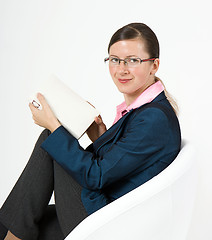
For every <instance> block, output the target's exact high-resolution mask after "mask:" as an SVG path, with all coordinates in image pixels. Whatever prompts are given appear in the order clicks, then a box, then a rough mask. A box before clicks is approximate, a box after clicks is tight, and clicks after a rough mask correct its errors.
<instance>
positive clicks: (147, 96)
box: [113, 81, 164, 124]
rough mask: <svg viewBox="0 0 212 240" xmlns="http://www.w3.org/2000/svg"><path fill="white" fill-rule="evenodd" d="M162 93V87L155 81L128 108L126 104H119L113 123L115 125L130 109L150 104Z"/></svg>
mask: <svg viewBox="0 0 212 240" xmlns="http://www.w3.org/2000/svg"><path fill="white" fill-rule="evenodd" d="M162 91H164V86H163V84H162V83H161V81H157V82H156V83H154V84H152V85H151V86H149V87H148V88H147V89H146V90H145V91H144V92H142V93H141V95H140V96H138V97H137V98H136V100H135V101H134V102H133V103H131V104H130V105H129V106H127V104H126V102H123V103H121V104H120V105H118V106H117V107H116V117H115V120H114V123H116V122H117V121H118V120H119V119H120V118H121V117H122V116H123V115H125V114H126V113H127V112H129V111H130V110H131V109H135V108H138V107H140V106H142V105H144V104H146V103H149V102H151V101H152V100H153V99H155V98H156V97H157V96H158V95H159V94H160V93H161V92H162ZM114 123H113V124H114Z"/></svg>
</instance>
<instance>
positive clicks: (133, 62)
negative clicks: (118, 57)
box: [125, 58, 140, 67]
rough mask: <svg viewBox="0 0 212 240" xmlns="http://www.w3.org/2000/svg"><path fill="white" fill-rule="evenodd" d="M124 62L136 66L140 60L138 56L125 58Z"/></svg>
mask: <svg viewBox="0 0 212 240" xmlns="http://www.w3.org/2000/svg"><path fill="white" fill-rule="evenodd" d="M125 62H126V63H127V66H129V67H136V66H138V65H139V64H140V60H139V59H138V58H126V59H125Z"/></svg>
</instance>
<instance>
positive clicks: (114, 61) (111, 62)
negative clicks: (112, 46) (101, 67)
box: [109, 57, 119, 66]
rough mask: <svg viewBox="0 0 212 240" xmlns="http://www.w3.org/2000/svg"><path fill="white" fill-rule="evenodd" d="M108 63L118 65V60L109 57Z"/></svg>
mask: <svg viewBox="0 0 212 240" xmlns="http://www.w3.org/2000/svg"><path fill="white" fill-rule="evenodd" d="M109 63H110V64H111V65H115V66H116V65H119V58H115V57H110V58H109Z"/></svg>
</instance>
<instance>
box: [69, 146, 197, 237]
mask: <svg viewBox="0 0 212 240" xmlns="http://www.w3.org/2000/svg"><path fill="white" fill-rule="evenodd" d="M195 165H196V164H195V153H194V149H193V147H192V146H191V145H190V144H189V143H185V144H183V146H182V149H181V151H180V153H179V155H178V156H177V158H176V159H175V161H173V163H171V164H170V165H169V166H168V167H167V168H166V169H165V170H164V171H163V172H161V173H160V174H158V175H157V176H156V177H154V178H152V179H151V180H149V181H148V182H146V183H145V184H143V185H141V186H140V187H138V188H136V189H135V190H133V191H131V192H129V193H127V194H126V195H124V196H122V197H121V198H119V199H118V200H116V201H114V202H112V203H111V204H109V205H107V206H105V207H103V208H102V209H100V210H98V211H97V212H95V213H93V214H92V215H90V216H89V217H87V218H86V219H85V220H84V221H82V222H81V223H80V224H79V225H78V226H77V227H76V228H75V229H74V230H73V231H72V232H71V233H70V234H69V235H68V236H67V238H66V240H106V239H107V240H108V239H112V240H113V239H114V240H117V239H120V240H129V239H133V240H185V239H186V235H187V232H188V229H189V224H190V220H191V216H192V209H193V204H194V200H195V192H196V167H195Z"/></svg>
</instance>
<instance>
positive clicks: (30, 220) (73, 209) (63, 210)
mask: <svg viewBox="0 0 212 240" xmlns="http://www.w3.org/2000/svg"><path fill="white" fill-rule="evenodd" d="M49 134H50V132H49V131H48V130H44V131H43V132H42V133H41V135H40V137H39V139H38V141H37V143H36V145H35V148H34V150H33V152H32V155H31V157H30V159H29V162H28V163H27V165H26V167H25V169H24V171H23V173H22V174H21V176H20V178H19V179H18V181H17V183H16V184H15V186H14V188H13V190H12V191H11V193H10V194H9V196H8V198H7V199H6V201H5V203H4V204H3V206H2V208H1V209H0V222H1V223H2V224H3V225H4V226H5V227H6V229H8V230H10V231H11V232H12V233H13V234H14V235H15V236H17V237H19V238H21V239H23V240H34V239H39V240H44V239H46V240H48V239H51V240H54V239H55V240H62V239H64V238H65V237H66V236H67V235H68V234H69V233H70V232H71V231H72V230H73V229H74V228H75V227H76V226H77V225H78V224H79V223H80V222H81V221H82V220H83V219H85V218H86V217H87V216H88V214H87V212H86V210H85V208H84V206H83V204H82V202H81V190H82V187H81V186H80V185H79V184H78V183H77V182H76V181H75V180H74V179H73V178H72V177H71V176H70V175H69V174H68V173H67V172H66V171H65V170H64V169H63V168H62V167H61V166H60V165H58V164H57V163H56V161H54V160H53V159H52V158H51V156H50V155H49V154H48V153H47V152H45V151H44V150H43V149H42V148H41V147H40V145H41V144H42V142H43V141H44V140H45V139H46V138H47V137H48V136H49ZM53 191H54V195H55V205H52V206H49V205H48V204H49V201H50V198H51V196H52V192H53Z"/></svg>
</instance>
